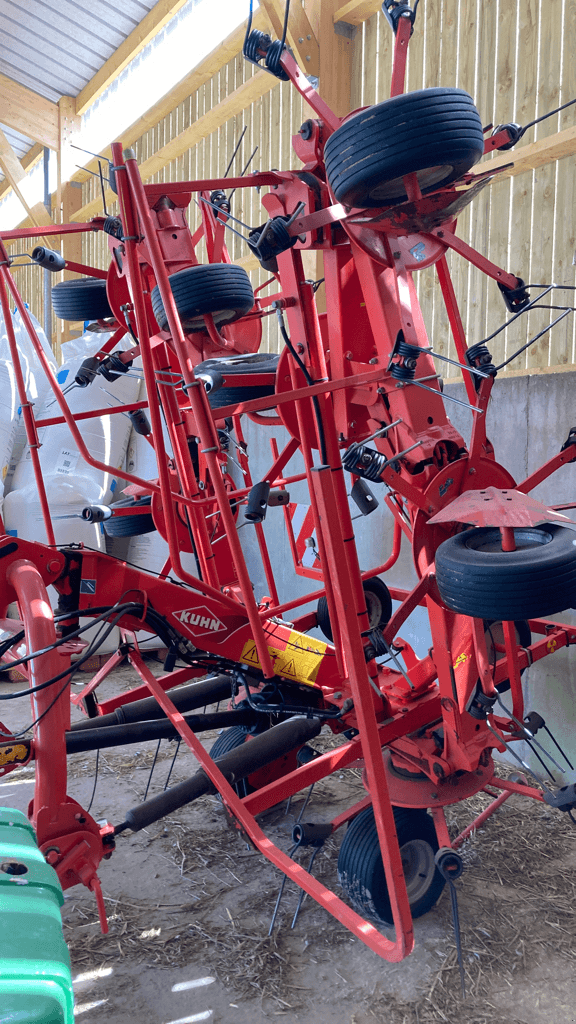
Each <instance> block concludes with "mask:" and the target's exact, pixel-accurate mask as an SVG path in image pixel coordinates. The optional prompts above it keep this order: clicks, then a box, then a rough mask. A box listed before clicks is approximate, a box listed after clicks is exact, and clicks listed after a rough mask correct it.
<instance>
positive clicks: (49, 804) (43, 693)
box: [6, 559, 70, 843]
mask: <svg viewBox="0 0 576 1024" xmlns="http://www.w3.org/2000/svg"><path fill="white" fill-rule="evenodd" d="M6 578H7V581H8V583H9V584H10V586H12V587H14V590H15V592H16V598H17V600H18V604H19V607H20V614H21V616H22V621H23V623H24V628H25V630H26V647H27V651H28V653H29V654H31V653H32V652H33V651H40V650H42V649H43V648H45V647H49V646H50V645H51V644H53V643H54V641H55V640H56V629H55V626H54V616H53V614H52V608H51V607H50V601H49V598H48V593H47V591H46V587H45V586H44V583H43V580H42V577H41V576H40V573H39V572H38V569H37V568H36V566H35V565H33V564H32V562H28V561H25V560H24V559H19V560H18V561H16V562H12V563H11V564H10V565H9V566H8V571H7V573H6ZM65 667H66V661H65V660H64V658H63V657H62V656H61V655H60V654H59V653H58V650H51V651H47V653H46V654H41V655H39V657H37V658H34V659H33V660H32V661H31V662H30V669H29V672H30V675H29V679H30V685H31V686H32V687H34V686H39V685H41V684H42V683H45V682H47V681H48V680H49V679H51V678H52V677H53V676H57V675H59V674H60V673H61V672H62V670H63V669H64V668H65ZM69 689H70V688H69V684H67V682H66V679H61V680H60V681H59V682H57V683H54V684H53V685H52V686H47V687H46V688H45V689H44V690H40V692H39V693H34V694H32V695H31V697H30V700H31V703H32V714H33V716H34V721H37V724H36V726H35V730H34V749H35V758H36V765H35V768H36V786H35V790H34V801H33V815H32V821H33V824H34V827H35V828H36V829H37V830H38V831H39V833H40V834H39V837H38V841H39V843H42V841H43V839H42V825H41V823H43V824H44V825H46V826H47V825H48V824H49V823H50V822H51V821H53V820H55V818H56V815H57V813H58V810H59V808H60V805H61V804H62V803H64V801H65V799H66V745H65V741H64V734H65V732H66V730H67V729H69V728H70V696H69ZM39 826H40V827H39Z"/></svg>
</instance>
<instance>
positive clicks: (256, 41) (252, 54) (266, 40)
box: [243, 28, 271, 64]
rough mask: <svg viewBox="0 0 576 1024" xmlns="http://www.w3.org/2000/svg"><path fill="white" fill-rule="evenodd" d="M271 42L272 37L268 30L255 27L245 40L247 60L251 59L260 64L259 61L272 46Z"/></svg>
mask: <svg viewBox="0 0 576 1024" xmlns="http://www.w3.org/2000/svg"><path fill="white" fill-rule="evenodd" d="M270 43H271V39H270V36H269V35H268V34H267V32H260V30H259V29H257V28H255V29H254V31H253V32H251V33H250V35H249V36H248V38H247V39H246V41H245V42H244V48H243V52H244V56H245V57H246V59H247V60H251V61H252V62H253V63H254V64H258V63H259V61H261V60H262V57H263V54H264V52H266V50H267V49H268V47H269V46H270Z"/></svg>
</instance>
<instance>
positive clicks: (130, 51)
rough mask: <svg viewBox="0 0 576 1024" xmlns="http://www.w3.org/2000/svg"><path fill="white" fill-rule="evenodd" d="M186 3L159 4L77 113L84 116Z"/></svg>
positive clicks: (85, 92) (88, 89)
mask: <svg viewBox="0 0 576 1024" xmlns="http://www.w3.org/2000/svg"><path fill="white" fill-rule="evenodd" d="M185 3H186V0H157V3H156V4H155V5H154V7H153V8H152V10H151V11H150V12H149V13H148V14H147V15H146V17H145V18H143V19H142V21H141V22H140V24H139V25H137V26H136V28H135V29H134V30H133V31H132V32H131V33H130V35H129V36H128V37H127V38H126V39H125V40H124V42H123V43H121V44H120V46H119V47H118V49H117V50H115V51H114V53H113V54H112V56H111V57H109V59H108V60H107V61H106V63H105V64H104V65H103V66H102V67H101V68H100V70H99V71H97V72H96V74H95V75H94V77H93V78H91V79H90V81H89V82H88V84H87V85H85V86H84V88H83V89H82V92H81V93H80V94H79V96H78V97H77V100H76V113H77V114H83V113H84V111H85V110H87V109H88V107H89V106H90V104H91V103H94V101H95V100H97V99H98V97H99V96H101V95H102V93H103V92H104V90H105V89H106V88H107V87H108V86H109V85H110V83H111V82H113V81H114V79H115V78H117V77H118V75H119V74H120V73H121V72H122V71H123V70H124V68H125V67H127V65H128V64H129V63H130V61H131V60H133V59H134V57H136V55H137V54H139V53H140V52H141V50H143V49H144V47H145V46H147V44H148V43H149V42H150V40H151V39H153V38H154V36H155V35H157V34H158V32H160V30H161V29H162V28H164V25H166V24H167V22H169V21H170V19H171V18H173V17H174V15H175V14H177V12H178V11H179V10H180V8H181V7H183V6H184V4H185Z"/></svg>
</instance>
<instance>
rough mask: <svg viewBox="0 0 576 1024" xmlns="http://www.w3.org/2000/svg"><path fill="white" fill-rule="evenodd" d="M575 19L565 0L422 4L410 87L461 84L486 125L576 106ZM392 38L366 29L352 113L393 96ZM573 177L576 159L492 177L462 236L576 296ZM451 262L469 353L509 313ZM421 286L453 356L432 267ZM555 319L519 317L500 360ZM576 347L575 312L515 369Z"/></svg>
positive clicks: (484, 285)
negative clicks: (568, 104)
mask: <svg viewBox="0 0 576 1024" xmlns="http://www.w3.org/2000/svg"><path fill="white" fill-rule="evenodd" d="M575 19H576V7H575V6H574V4H572V3H564V0H492V2H491V3H485V2H482V0H422V2H421V3H420V5H419V8H418V14H417V19H416V25H415V30H414V35H413V37H412V40H411V42H410V49H409V66H408V84H407V88H408V89H410V90H415V89H422V88H430V87H434V86H449V87H454V86H456V87H459V88H462V89H466V90H467V91H468V92H469V93H470V94H471V95H472V96H473V97H474V101H475V103H476V106H477V107H478V110H479V111H480V117H481V119H482V123H483V124H484V125H486V124H489V123H494V124H501V123H506V122H510V121H516V122H518V123H519V124H527V123H528V122H530V121H532V120H534V119H535V118H537V117H540V116H541V115H542V114H544V113H546V112H548V111H550V110H553V109H554V108H556V107H558V106H560V105H561V104H562V103H566V102H567V101H568V100H571V99H574V98H575V97H576V64H575V62H574V60H573V57H572V46H573V40H574V29H575ZM392 38H393V37H392V33H391V31H390V29H389V27H388V24H387V22H386V21H385V19H384V18H383V17H382V16H380V15H379V14H377V15H374V16H373V17H372V18H371V19H370V20H369V21H367V22H365V23H364V24H363V25H362V26H360V27H359V29H358V33H357V36H356V40H355V58H354V69H355V71H354V78H353V98H352V106H353V107H354V108H355V107H359V106H364V105H368V104H372V103H377V102H379V101H381V100H383V99H386V96H387V89H388V82H389V76H390V69H391V52H392V51H391V48H392ZM575 109H576V108H575V107H569V108H568V109H567V110H565V111H563V112H562V113H561V114H559V115H555V116H554V117H551V118H549V119H548V120H546V121H544V122H542V123H541V124H539V125H537V126H535V128H532V129H529V130H528V131H527V132H526V135H525V136H524V138H523V139H522V141H521V142H520V143H519V145H518V146H517V147H516V150H515V151H518V150H519V149H520V146H521V145H523V144H526V143H528V142H533V141H536V140H538V139H543V138H545V137H546V136H547V135H551V134H554V133H555V132H556V131H559V130H561V129H564V128H567V127H568V126H570V125H572V124H574V119H575V117H576V114H575ZM510 158H511V160H513V159H514V151H513V152H512V153H511V154H510ZM575 173H576V161H575V160H574V158H573V157H572V158H571V157H568V158H566V159H564V160H561V161H558V162H556V163H552V164H549V165H547V166H545V167H543V168H540V169H539V170H536V171H533V172H527V173H524V174H522V175H518V176H517V177H512V178H507V179H504V180H502V181H501V182H498V181H497V179H496V181H495V182H494V183H493V184H492V185H491V186H489V187H488V188H487V189H485V191H484V192H483V193H481V195H480V196H479V197H478V198H477V199H476V200H475V201H474V202H473V204H472V205H471V206H470V207H468V209H467V210H466V211H465V212H464V213H463V215H462V216H461V218H460V221H459V225H458V234H459V235H460V236H461V237H462V238H464V239H465V240H466V241H467V242H468V243H469V244H470V245H472V246H474V248H476V249H478V250H479V251H480V252H481V253H483V254H484V255H485V256H487V257H488V258H489V259H491V260H493V261H494V262H495V263H497V264H499V265H501V266H503V267H504V268H505V269H506V270H509V271H510V272H511V273H513V274H517V275H518V276H520V277H522V278H523V279H524V281H525V282H526V283H533V284H540V283H544V284H549V283H551V282H556V283H561V284H566V285H569V286H571V288H573V287H574V285H575V283H576V282H575V275H574V267H573V262H572V261H573V258H574V252H575V248H576V217H575V215H574V178H575ZM450 264H451V272H452V275H453V280H454V284H455V288H456V293H457V296H458V300H459V303H460V306H461V310H462V314H463V320H464V325H465V329H466V332H467V336H468V343H469V344H470V345H472V344H475V343H476V342H479V341H482V340H483V339H484V338H486V337H487V336H488V335H490V334H491V333H492V332H493V331H494V330H496V329H497V328H498V327H499V326H500V325H501V324H502V323H503V322H504V320H505V314H506V310H505V307H504V304H503V302H502V299H501V297H500V293H499V291H498V288H497V286H496V284H494V283H493V282H491V281H489V280H488V279H487V278H486V277H485V276H484V275H483V274H481V273H480V272H479V271H477V270H475V269H474V268H472V267H471V266H470V265H469V264H468V263H466V262H465V261H464V260H462V259H461V258H460V257H458V256H456V255H453V256H452V257H451V258H450ZM417 280H418V289H419V295H420V301H421V304H422V308H423V312H424V319H425V322H426V326H427V329H428V332H429V336H430V340H431V343H432V344H433V347H434V349H435V350H437V351H438V352H441V353H443V354H445V355H453V354H454V353H453V347H452V345H451V343H450V337H449V328H448V323H447V318H446V314H445V311H444V309H443V305H442V301H441V299H440V300H439V295H438V288H437V286H436V282H435V271H434V269H433V268H430V269H428V270H425V271H421V272H420V273H419V274H418V275H417ZM535 294H537V292H536V290H532V295H535ZM573 300H574V292H573V291H572V290H565V291H556V292H554V293H553V298H552V299H551V300H550V299H549V298H546V299H544V300H543V302H546V303H550V302H552V304H555V305H571V304H572V302H573ZM557 315H558V311H551V310H539V311H534V312H531V313H530V314H529V316H528V315H526V316H523V317H521V318H520V319H519V321H517V322H516V323H515V324H514V325H513V326H512V327H510V328H508V329H507V330H506V331H505V332H503V333H502V334H500V335H498V337H497V338H495V339H494V340H493V341H491V342H490V343H489V348H490V350H491V352H492V354H493V357H494V361H495V362H496V363H497V364H498V363H500V362H502V361H504V360H505V359H507V358H508V357H509V356H510V355H512V354H513V353H514V352H515V351H517V350H518V349H519V348H520V347H521V346H522V345H524V344H525V343H526V342H527V341H528V340H529V339H530V338H532V337H534V336H535V335H536V334H537V333H538V332H539V331H541V330H542V329H543V328H544V327H545V326H546V324H548V323H550V322H551V320H552V319H555V317H556V316H557ZM575 340H576V335H575V325H574V317H573V315H570V316H568V317H567V318H566V319H565V320H564V321H563V322H562V323H561V324H559V325H558V326H557V327H555V328H554V329H553V330H552V331H551V332H549V333H547V334H545V335H544V336H543V338H542V339H541V340H540V341H537V342H536V343H535V344H534V345H533V346H531V347H530V348H529V349H528V350H527V351H526V352H525V353H524V354H523V355H521V356H519V357H517V358H516V359H514V360H513V361H512V362H511V363H510V364H509V365H508V367H507V371H513V372H516V373H525V372H527V371H529V370H533V369H534V368H544V367H554V366H566V365H569V364H573V363H574V362H575V361H576V350H575ZM455 375H458V370H457V369H456V368H454V367H452V368H449V369H448V368H447V369H446V371H445V376H446V377H450V376H455Z"/></svg>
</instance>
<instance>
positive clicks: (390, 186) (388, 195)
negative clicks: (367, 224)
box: [370, 164, 452, 202]
mask: <svg viewBox="0 0 576 1024" xmlns="http://www.w3.org/2000/svg"><path fill="white" fill-rule="evenodd" d="M451 171H452V166H451V165H450V164H437V165H436V166H435V167H426V168H425V169H424V170H422V171H416V176H417V178H418V183H419V185H420V188H421V189H430V188H433V187H434V185H437V184H438V183H439V182H440V181H442V180H443V179H444V178H445V177H446V176H447V175H448V174H450V173H451ZM405 194H406V188H405V185H404V179H403V178H392V179H391V180H390V181H383V182H381V183H380V184H379V185H376V186H375V187H374V188H373V189H371V190H370V199H372V200H381V201H382V202H385V201H386V200H387V199H398V197H399V196H403V195H405Z"/></svg>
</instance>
